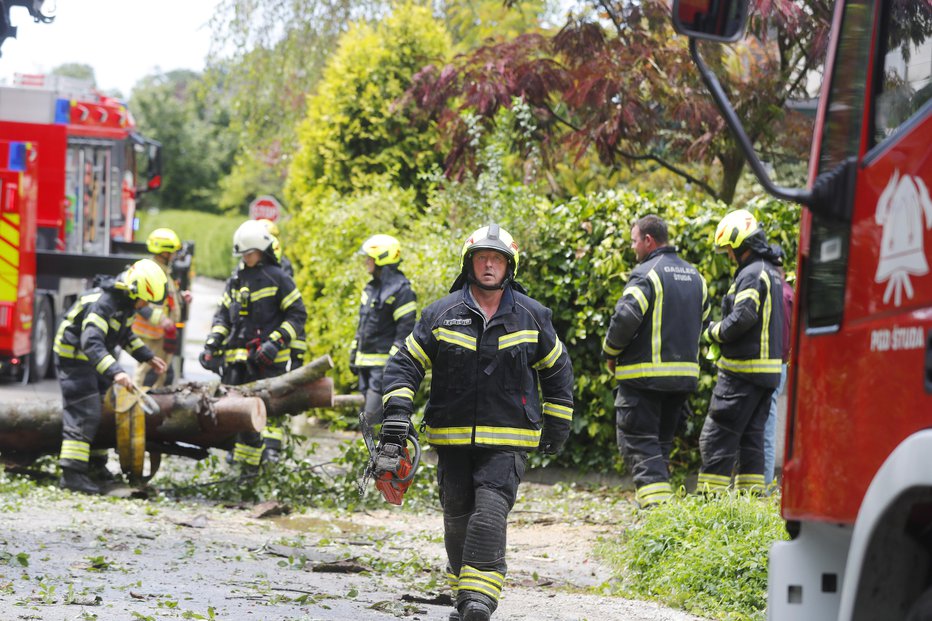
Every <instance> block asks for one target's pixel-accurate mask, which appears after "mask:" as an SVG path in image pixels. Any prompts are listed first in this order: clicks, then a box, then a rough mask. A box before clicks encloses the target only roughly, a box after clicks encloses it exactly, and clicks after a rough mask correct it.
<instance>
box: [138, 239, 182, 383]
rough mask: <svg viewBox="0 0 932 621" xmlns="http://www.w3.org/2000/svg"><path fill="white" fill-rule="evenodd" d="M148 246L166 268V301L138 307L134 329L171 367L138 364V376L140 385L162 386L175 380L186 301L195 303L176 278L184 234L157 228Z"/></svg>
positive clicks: (148, 241)
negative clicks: (175, 266) (160, 368)
mask: <svg viewBox="0 0 932 621" xmlns="http://www.w3.org/2000/svg"><path fill="white" fill-rule="evenodd" d="M146 248H147V249H148V250H149V252H151V253H152V260H153V261H155V262H156V263H158V264H159V266H161V268H162V269H163V270H164V271H165V277H166V279H167V283H168V289H167V291H166V294H165V302H164V303H163V304H149V305H148V306H145V307H143V308H141V309H139V310H138V311H136V321H135V322H134V323H133V332H135V333H136V336H138V337H139V338H141V339H142V342H143V343H144V344H145V346H146V347H148V348H149V349H151V350H152V353H154V354H155V355H156V356H158V357H159V358H161V359H162V360H164V361H165V364H167V365H168V371H166V372H165V373H161V374H160V373H156V372H155V369H153V368H152V365H150V364H149V363H148V362H145V363H142V364H140V365H139V366H138V367H137V368H136V374H135V376H134V380H135V382H136V385H137V386H142V387H146V388H159V387H160V386H166V385H171V384H172V383H173V382H174V379H175V378H174V371H173V369H172V356H173V355H174V354H176V353H177V352H178V328H177V324H178V322H179V321H181V309H182V304H190V303H191V292H190V291H179V290H178V285H176V284H175V279H174V278H172V272H171V269H172V259H173V258H174V256H175V253H176V252H178V251H179V250H181V238H179V237H178V235H177V234H176V233H175V232H174V231H173V230H171V229H165V228H162V229H155V230H154V231H152V233H150V234H149V237H148V238H147V239H146Z"/></svg>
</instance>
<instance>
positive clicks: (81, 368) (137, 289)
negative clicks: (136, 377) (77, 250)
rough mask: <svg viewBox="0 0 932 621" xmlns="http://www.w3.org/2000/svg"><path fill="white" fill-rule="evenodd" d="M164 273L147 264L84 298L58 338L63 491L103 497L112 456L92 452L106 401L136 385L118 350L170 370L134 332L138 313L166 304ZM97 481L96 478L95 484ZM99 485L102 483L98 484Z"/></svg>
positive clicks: (105, 281)
mask: <svg viewBox="0 0 932 621" xmlns="http://www.w3.org/2000/svg"><path fill="white" fill-rule="evenodd" d="M167 280H168V279H167V278H166V277H165V272H164V270H163V269H162V267H161V266H160V265H158V264H157V263H155V262H154V261H152V260H151V259H142V260H141V261H137V262H136V263H134V264H133V265H132V266H131V267H130V268H129V269H128V270H126V271H125V272H123V273H121V274H120V275H119V276H117V277H116V278H112V277H106V278H103V279H101V280H100V285H99V286H97V287H95V288H94V289H91V290H90V291H86V292H84V293H82V294H81V295H80V296H79V297H78V300H77V301H76V302H75V303H74V305H73V306H72V307H71V308H70V309H69V310H68V312H67V314H66V315H65V318H64V320H62V323H61V325H60V326H59V327H58V332H57V333H56V334H55V347H54V349H55V366H56V368H57V369H58V382H59V384H60V386H61V394H62V405H63V409H64V414H63V421H62V422H63V427H62V443H61V456H60V460H59V463H60V464H61V469H62V476H61V481H60V485H61V487H63V488H65V489H70V490H73V491H76V492H83V493H85V494H99V493H101V487H100V485H99V483H98V481H101V480H106V479H107V478H108V477H109V476H110V475H109V471H108V470H107V466H106V464H107V451H106V450H102V451H93V452H92V451H91V445H92V444H93V443H94V438H95V436H96V435H97V429H98V427H99V426H100V418H101V407H102V405H101V397H102V395H103V394H104V393H105V392H106V391H107V389H108V388H109V387H110V385H111V384H113V383H116V384H119V385H121V386H124V387H126V388H133V380H132V379H131V378H130V376H129V374H127V373H126V371H124V370H123V368H122V367H121V366H120V364H119V363H118V362H117V355H116V354H115V353H114V352H115V350H116V348H117V346H121V347H123V348H124V349H126V351H128V352H129V353H130V354H131V355H132V356H133V357H134V358H135V359H136V360H138V361H139V362H148V363H149V364H150V365H151V367H152V369H153V370H154V371H155V372H156V373H164V372H165V369H166V367H167V365H166V364H165V361H164V360H162V359H161V358H158V357H156V356H155V354H153V353H152V351H151V350H150V349H149V348H148V347H146V346H145V345H144V344H143V342H142V341H141V340H140V339H139V337H137V336H135V335H134V334H133V331H132V325H133V319H134V315H135V313H136V312H137V311H138V310H140V309H142V308H145V306H146V305H147V304H159V303H161V302H162V300H164V298H165V291H166V286H167ZM92 477H93V478H92ZM95 479H97V480H95Z"/></svg>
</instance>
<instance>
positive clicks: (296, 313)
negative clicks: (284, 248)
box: [207, 262, 307, 365]
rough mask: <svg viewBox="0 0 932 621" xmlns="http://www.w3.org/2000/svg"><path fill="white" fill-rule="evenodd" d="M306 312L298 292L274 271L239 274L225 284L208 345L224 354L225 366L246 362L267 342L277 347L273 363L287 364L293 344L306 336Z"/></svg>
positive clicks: (260, 268)
mask: <svg viewBox="0 0 932 621" xmlns="http://www.w3.org/2000/svg"><path fill="white" fill-rule="evenodd" d="M306 320H307V312H306V311H305V309H304V301H303V300H302V299H301V292H300V291H299V290H298V288H297V287H295V283H294V280H292V279H291V278H290V277H289V276H288V275H287V274H285V272H284V271H282V268H280V267H279V266H278V265H274V264H267V263H265V262H262V263H259V264H257V265H255V266H253V267H247V266H246V265H245V264H240V268H239V269H238V270H237V271H236V272H235V273H234V274H233V276H231V277H230V278H229V279H228V280H227V284H226V288H225V289H224V292H223V296H222V297H221V298H220V304H219V305H218V307H217V312H216V313H215V314H214V320H213V325H212V326H211V328H210V334H209V335H208V336H207V345H208V347H212V348H214V349H217V350H223V352H224V362H226V364H228V365H229V364H234V363H238V362H246V361H247V360H248V359H249V356H250V355H252V353H253V352H254V351H255V349H256V348H257V347H258V346H259V345H260V344H262V343H264V342H265V341H273V342H276V343H278V344H279V345H280V346H281V347H280V349H279V351H278V354H277V356H276V358H275V362H276V363H286V362H288V360H290V358H291V349H290V347H289V345H290V343H291V341H292V340H293V339H295V338H296V337H297V335H298V334H299V333H301V334H303V333H304V324H305V321H306Z"/></svg>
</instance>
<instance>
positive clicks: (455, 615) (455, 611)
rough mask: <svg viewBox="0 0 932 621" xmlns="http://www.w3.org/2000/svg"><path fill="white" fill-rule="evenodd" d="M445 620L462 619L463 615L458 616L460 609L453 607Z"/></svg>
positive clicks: (455, 620)
mask: <svg viewBox="0 0 932 621" xmlns="http://www.w3.org/2000/svg"><path fill="white" fill-rule="evenodd" d="M447 621H463V617H462V616H460V611H459V610H456V609H455V608H454V609H453V612H451V613H450V616H449V618H448V619H447Z"/></svg>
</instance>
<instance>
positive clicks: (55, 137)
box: [0, 76, 161, 381]
mask: <svg viewBox="0 0 932 621" xmlns="http://www.w3.org/2000/svg"><path fill="white" fill-rule="evenodd" d="M0 141H2V147H0V167H3V166H5V167H3V168H0V177H2V183H3V186H2V189H0V369H2V370H13V371H16V372H17V373H18V374H20V376H21V377H23V378H24V379H26V380H29V381H37V380H39V379H41V378H43V377H45V376H46V374H47V373H48V372H49V371H50V367H51V364H50V363H51V346H52V340H53V337H54V332H53V331H54V328H55V325H56V323H57V322H56V318H57V317H59V316H60V315H61V313H62V312H64V311H65V310H67V308H68V307H69V306H70V304H71V303H72V302H73V301H74V299H75V297H76V296H77V295H78V294H79V293H80V292H81V290H82V289H83V288H84V287H85V286H86V285H87V282H86V279H88V278H90V277H93V276H94V275H95V274H101V273H110V274H115V273H118V272H119V271H120V270H122V269H123V268H124V267H125V266H126V264H127V263H128V262H131V261H132V260H134V259H135V257H134V256H130V255H129V254H121V253H124V252H131V253H137V254H138V253H140V251H141V252H143V253H144V252H145V251H144V248H142V249H140V248H139V246H138V245H133V244H132V242H133V228H134V222H135V216H136V199H137V197H138V196H139V195H140V194H141V193H144V192H147V191H149V190H154V189H156V188H158V186H159V185H160V183H161V178H160V145H159V144H158V143H157V142H154V141H151V140H147V139H146V138H144V137H142V136H141V135H140V134H139V133H138V132H137V131H136V126H135V123H134V121H133V117H132V115H131V114H130V113H129V110H128V109H127V107H126V105H125V104H124V103H123V102H121V101H119V100H117V99H113V98H110V97H105V96H102V95H100V94H98V93H96V92H94V91H92V90H90V89H88V88H87V87H86V86H84V85H83V84H82V83H80V82H78V81H75V80H69V79H67V78H54V79H50V78H46V77H45V76H17V82H16V84H15V85H14V86H12V87H0ZM141 169H144V171H141Z"/></svg>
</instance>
